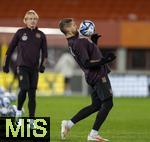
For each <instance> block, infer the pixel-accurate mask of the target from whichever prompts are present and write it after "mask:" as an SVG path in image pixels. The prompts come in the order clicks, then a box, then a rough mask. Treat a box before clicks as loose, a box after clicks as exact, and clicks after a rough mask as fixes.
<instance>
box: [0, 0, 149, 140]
mask: <svg viewBox="0 0 150 142" xmlns="http://www.w3.org/2000/svg"><path fill="white" fill-rule="evenodd" d="M0 2H1V4H0V70H1V72H0V86H1V87H3V88H5V89H6V90H7V89H8V88H9V84H10V82H11V80H12V78H13V76H12V74H9V75H8V74H7V75H6V74H4V73H3V72H2V65H3V60H4V55H5V52H6V50H7V48H8V45H9V42H10V40H11V38H12V36H13V33H14V32H15V31H16V28H18V27H22V26H24V25H23V21H22V19H23V16H24V14H25V12H26V11H27V10H29V9H34V10H35V11H36V12H37V13H38V14H39V16H40V20H39V28H48V29H42V30H43V31H44V32H45V33H46V35H47V41H48V53H49V57H48V61H49V64H48V66H47V69H46V73H44V74H41V75H40V80H39V85H38V94H39V95H44V96H45V95H46V96H51V95H57V96H58V95H59V96H61V95H64V94H65V92H64V76H63V74H61V73H58V72H55V70H54V68H55V65H56V63H57V62H58V60H59V58H60V57H61V56H62V55H63V54H64V53H65V52H68V48H67V42H66V40H65V38H64V36H63V35H62V34H61V33H60V31H59V30H58V29H57V28H58V23H59V21H60V20H61V19H62V18H66V17H72V18H74V19H75V20H76V21H77V23H78V24H80V22H81V21H82V20H85V19H89V20H92V21H93V22H94V23H95V25H96V31H97V32H98V33H100V34H101V35H102V37H101V39H100V40H99V43H98V45H99V47H100V49H101V50H102V52H103V54H105V53H106V52H109V51H110V52H114V53H115V54H116V55H117V60H116V61H115V62H114V63H113V64H111V68H112V73H111V74H110V80H111V83H112V88H113V92H114V96H121V97H122V96H123V97H148V96H150V1H148V0H124V1H123V0H94V1H91V0H73V1H71V0H32V1H31V0H13V1H11V0H0ZM51 28H52V29H51ZM16 89H17V83H15V84H14V86H13V91H15V90H16ZM71 90H72V92H73V94H76V95H78V97H79V98H78V97H77V98H76V99H74V97H73V98H72V99H73V100H74V102H73V100H72V99H71V98H64V97H63V96H62V97H58V98H57V97H56V98H55V97H51V99H50V104H49V103H48V102H47V103H46V101H48V100H47V99H44V98H42V99H41V97H40V98H38V100H41V102H45V104H44V105H42V104H40V101H39V106H38V110H37V112H38V113H37V114H38V115H43V114H44V115H49V114H50V115H53V116H54V118H55V121H54V119H53V118H52V119H53V121H54V124H55V126H54V125H53V126H52V129H54V130H56V133H55V132H52V133H53V135H52V139H53V141H56V142H58V139H57V140H56V139H55V136H56V135H57V133H58V131H59V130H58V127H59V122H60V121H61V120H62V118H66V117H70V115H72V114H73V112H76V111H77V109H75V108H76V107H77V108H80V107H81V106H83V105H81V104H82V103H83V102H82V101H81V103H80V99H81V97H80V96H79V95H88V94H89V93H90V88H89V87H88V85H87V84H86V83H85V80H84V76H83V73H82V72H81V70H80V69H79V67H78V66H76V68H75V70H74V73H73V76H72V77H71ZM60 100H61V101H60ZM71 100H72V101H71ZM56 101H58V102H59V101H60V102H59V103H60V104H59V105H60V106H61V105H62V106H64V109H62V111H61V112H60V113H58V114H56V113H55V112H56V111H57V110H58V107H59V105H56V104H55V102H56ZM115 101H116V103H117V107H116V108H119V109H118V110H117V111H113V112H112V117H111V118H110V121H109V122H108V124H106V125H105V126H104V130H105V131H106V133H104V135H110V137H111V139H112V140H115V142H127V141H128V142H130V141H135V140H136V141H138V142H145V141H150V139H149V137H150V133H149V132H148V131H149V130H148V128H146V126H148V125H149V124H148V119H150V116H149V115H148V114H147V113H146V112H148V110H147V108H148V107H149V104H150V103H149V99H148V98H146V99H143V98H142V99H141V100H139V99H135V100H133V98H130V99H122V98H121V99H116V100H115ZM66 102H67V103H68V102H69V104H70V108H71V107H72V108H74V110H72V109H71V111H70V113H67V112H66V111H65V110H68V111H69V109H68V107H67V104H66ZM86 102H89V100H88V99H87V98H86V101H85V102H84V104H86ZM146 102H147V103H146ZM74 103H75V104H78V103H79V104H80V105H79V106H76V105H75V104H74ZM69 104H68V105H69ZM134 104H135V106H134ZM136 104H138V105H136ZM142 104H143V105H142ZM46 105H47V106H48V105H49V109H50V110H47V109H45V110H42V109H41V108H40V106H44V107H43V108H48V107H47V106H46ZM144 105H145V106H144ZM52 107H54V109H53V108H52ZM134 107H135V108H134ZM127 108H128V109H129V110H130V109H131V108H132V111H131V112H130V111H129V110H127ZM137 110H138V111H137ZM144 110H145V114H143V113H144ZM121 111H124V114H123V115H121V116H122V117H120V119H119V118H117V119H116V116H117V115H119V114H120V112H121ZM64 114H66V117H65V116H64ZM132 114H134V116H135V117H131V116H132ZM139 114H141V115H140V116H139ZM127 116H128V117H127ZM142 116H143V117H142ZM124 118H127V120H124ZM140 118H142V119H140ZM91 119H92V120H93V118H91ZM91 119H88V120H87V121H85V122H83V123H82V124H81V128H80V129H79V128H78V129H79V130H81V131H83V130H84V131H83V132H82V133H81V135H82V134H84V133H86V132H85V129H84V127H85V128H86V126H84V124H85V123H86V124H89V123H87V122H88V121H90V122H91ZM125 121H127V122H128V124H126V126H124V125H125V124H123V126H122V128H121V125H122V122H123V123H124V122H125ZM133 121H137V122H138V124H139V125H137V124H133V123H132V122H133ZM112 122H113V123H112ZM143 122H145V124H143ZM117 123H119V124H120V125H119V124H117ZM86 124H85V125H86ZM112 124H113V125H112ZM132 124H133V126H136V127H132V128H133V129H130V128H131V126H132ZM108 125H109V126H108ZM116 125H117V126H118V129H117V128H115V127H116ZM57 126H58V127H57ZM109 128H112V132H110V131H109V130H108V129H109ZM123 128H124V129H126V130H127V132H125V131H124V129H123ZM139 129H140V130H141V131H140V130H139ZM121 130H122V131H121ZM138 130H139V131H138ZM74 131H75V132H76V133H77V134H79V133H78V131H77V129H75V130H74ZM142 131H144V132H143V133H142ZM116 132H117V135H116V136H118V137H121V138H122V140H117V139H116V138H115V136H114V135H115V134H116ZM134 132H135V133H134ZM81 135H80V134H79V136H81ZM57 137H58V136H57ZM127 137H128V138H127ZM136 138H137V139H136ZM54 139H55V140H54ZM73 140H74V142H76V141H77V140H76V136H75V134H74V135H73ZM83 140H84V139H83ZM81 141H82V139H81Z"/></svg>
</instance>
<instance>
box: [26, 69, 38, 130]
mask: <svg viewBox="0 0 150 142" xmlns="http://www.w3.org/2000/svg"><path fill="white" fill-rule="evenodd" d="M29 80H30V88H29V91H28V98H29V100H28V109H29V117H32V118H33V117H35V110H36V89H37V84H38V71H32V72H30V78H29ZM30 127H31V128H32V129H33V128H34V120H33V119H31V120H30Z"/></svg>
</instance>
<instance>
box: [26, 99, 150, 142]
mask: <svg viewBox="0 0 150 142" xmlns="http://www.w3.org/2000/svg"><path fill="white" fill-rule="evenodd" d="M88 104H90V97H85V96H70V97H66V96H61V97H54V96H53V97H37V109H36V116H50V117H51V142H60V141H61V140H60V124H61V121H62V120H63V119H70V118H71V117H72V116H73V115H74V114H75V113H76V112H78V111H79V110H80V109H81V108H82V107H84V106H86V105H88ZM25 110H26V115H28V111H27V103H26V104H25ZM95 117H96V113H95V114H93V115H91V116H90V117H88V118H86V119H84V120H82V121H80V122H79V123H78V124H76V125H75V126H74V127H73V128H72V129H71V131H70V133H69V135H68V138H67V139H66V140H63V141H64V142H86V141H87V140H86V139H87V135H88V133H89V131H90V130H91V128H92V125H93V121H94V119H95ZM100 134H101V135H102V136H103V137H106V138H108V139H109V140H110V142H150V98H115V99H114V107H113V109H112V111H111V112H110V114H109V116H108V118H107V120H106V121H105V123H104V124H103V126H102V128H101V130H100Z"/></svg>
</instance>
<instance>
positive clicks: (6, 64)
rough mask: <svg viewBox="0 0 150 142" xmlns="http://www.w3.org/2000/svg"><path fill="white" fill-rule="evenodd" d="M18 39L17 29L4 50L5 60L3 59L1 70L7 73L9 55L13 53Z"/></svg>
mask: <svg viewBox="0 0 150 142" xmlns="http://www.w3.org/2000/svg"><path fill="white" fill-rule="evenodd" d="M18 41H19V31H17V32H16V34H15V35H14V37H13V39H12V40H11V42H10V44H9V47H8V49H7V51H6V56H5V60H4V66H3V71H4V72H6V73H8V72H9V63H10V60H11V55H12V54H13V52H14V50H15V48H16V46H17V44H18Z"/></svg>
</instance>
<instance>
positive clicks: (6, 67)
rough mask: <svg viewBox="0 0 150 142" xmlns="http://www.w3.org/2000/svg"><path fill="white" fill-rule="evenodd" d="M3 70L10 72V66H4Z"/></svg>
mask: <svg viewBox="0 0 150 142" xmlns="http://www.w3.org/2000/svg"><path fill="white" fill-rule="evenodd" d="M3 72H5V73H9V67H8V66H6V65H5V66H3Z"/></svg>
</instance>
